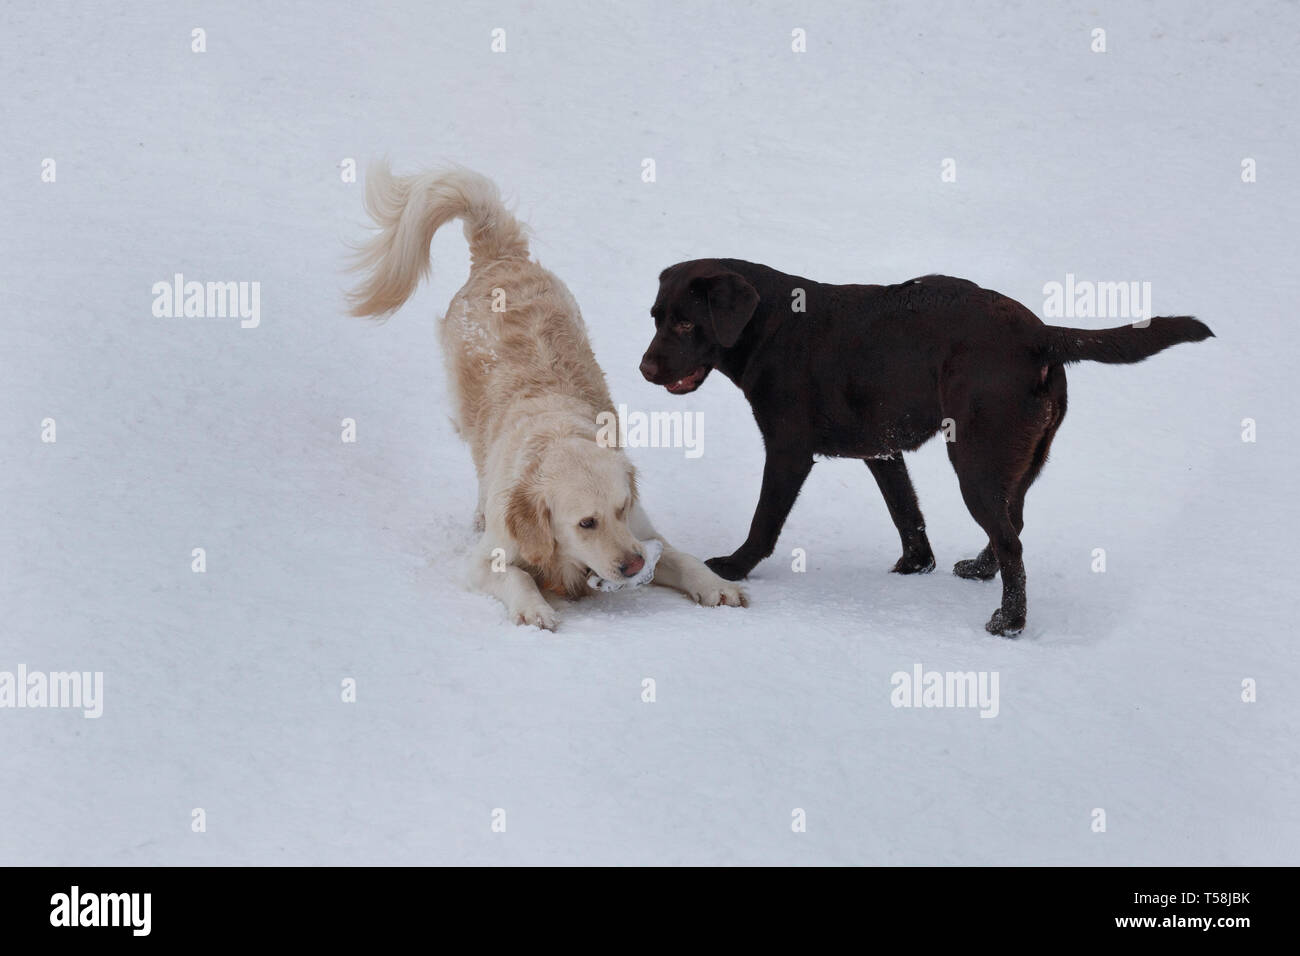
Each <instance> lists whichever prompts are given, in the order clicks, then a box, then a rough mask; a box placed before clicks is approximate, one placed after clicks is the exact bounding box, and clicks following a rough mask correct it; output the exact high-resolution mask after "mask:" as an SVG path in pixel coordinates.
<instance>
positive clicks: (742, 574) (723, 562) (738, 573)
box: [704, 555, 754, 581]
mask: <svg viewBox="0 0 1300 956" xmlns="http://www.w3.org/2000/svg"><path fill="white" fill-rule="evenodd" d="M704 563H705V564H707V565H708V566H709V570H710V571H712V572H713V573H714V574H716V575H718V576H719V577H723V578H726V579H727V580H728V581H743V580H744V579H745V578H746V577H747V576H748V575H749V572H750V571H752V570H754V566H753V565H752V564H749V563H747V562H744V561H737V560H736V556H735V555H730V556H728V557H725V558H709V560H707V561H705V562H704Z"/></svg>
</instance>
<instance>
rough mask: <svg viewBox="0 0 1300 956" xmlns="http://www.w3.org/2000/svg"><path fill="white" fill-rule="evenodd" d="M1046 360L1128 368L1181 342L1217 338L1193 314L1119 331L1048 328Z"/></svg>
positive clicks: (1157, 318) (1166, 317) (1165, 317)
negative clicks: (1129, 365)
mask: <svg viewBox="0 0 1300 956" xmlns="http://www.w3.org/2000/svg"><path fill="white" fill-rule="evenodd" d="M1045 331H1046V333H1047V337H1046V340H1045V342H1044V344H1043V346H1042V352H1043V358H1044V360H1045V361H1046V362H1048V363H1049V364H1057V363H1063V364H1064V363H1069V362H1084V361H1087V362H1106V363H1108V364H1111V365H1127V364H1130V363H1132V362H1141V361H1142V360H1143V359H1146V358H1150V357H1151V356H1153V355H1155V354H1156V353H1157V352H1163V351H1164V350H1165V349H1167V348H1169V346H1171V345H1177V344H1178V343H1179V342H1200V341H1201V340H1202V339H1209V338H1213V337H1214V333H1213V332H1211V331H1210V327H1209V326H1208V325H1206V324H1205V323H1204V322H1201V321H1199V320H1197V319H1194V318H1192V317H1191V316H1190V315H1157V316H1155V317H1154V318H1152V319H1151V321H1150V324H1148V325H1143V326H1133V325H1123V326H1120V327H1119V328H1117V329H1067V328H1063V327H1062V326H1058V325H1048V326H1045Z"/></svg>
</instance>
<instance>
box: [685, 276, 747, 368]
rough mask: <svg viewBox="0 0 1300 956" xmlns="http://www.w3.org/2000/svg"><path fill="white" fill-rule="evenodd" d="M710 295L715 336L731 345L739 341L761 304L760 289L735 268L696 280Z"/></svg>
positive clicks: (719, 340)
mask: <svg viewBox="0 0 1300 956" xmlns="http://www.w3.org/2000/svg"><path fill="white" fill-rule="evenodd" d="M695 281H696V282H697V283H698V284H699V288H700V290H701V291H702V292H703V293H704V294H705V296H706V297H707V298H708V302H709V317H710V318H711V319H712V320H713V337H714V338H715V339H717V340H718V344H719V345H721V346H722V347H723V348H726V349H729V348H731V347H732V346H733V345H735V344H736V343H737V342H739V341H740V333H741V332H743V331H745V326H746V325H748V324H749V320H750V319H751V318H752V317H753V315H754V310H755V309H756V308H758V292H757V291H755V289H754V287H753V286H752V285H750V284H749V283H748V282H746V281H745V279H744V277H743V276H740V275H738V274H737V273H735V272H719V273H716V274H714V275H710V276H703V277H701V278H699V279H696V280H695Z"/></svg>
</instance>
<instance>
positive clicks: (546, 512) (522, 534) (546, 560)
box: [506, 478, 555, 568]
mask: <svg viewBox="0 0 1300 956" xmlns="http://www.w3.org/2000/svg"><path fill="white" fill-rule="evenodd" d="M506 530H507V531H508V532H509V533H510V537H512V538H514V540H515V544H517V545H518V546H519V556H520V557H521V558H523V559H524V560H525V561H526V562H528V563H529V564H531V565H532V566H533V567H535V568H545V567H547V566H548V565H549V564H550V563H551V559H552V558H553V557H554V556H555V533H554V532H553V531H552V530H551V509H550V508H548V507H547V506H546V501H545V499H544V498H543V497H542V495H541V493H540V492H539V491H538V489H537V488H536V486H535V485H534V484H533V482H531V481H530V480H529V479H528V478H524V479H523V480H522V481H521V482H519V484H517V485H515V487H514V489H513V490H512V491H511V492H510V498H509V500H508V501H507V502H506Z"/></svg>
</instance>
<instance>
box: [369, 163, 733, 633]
mask: <svg viewBox="0 0 1300 956" xmlns="http://www.w3.org/2000/svg"><path fill="white" fill-rule="evenodd" d="M366 210H367V212H369V214H370V216H371V218H373V219H374V221H375V224H376V225H377V226H378V232H376V234H375V235H374V236H373V238H372V239H371V240H370V241H369V242H368V243H366V244H365V246H363V247H362V248H361V250H360V253H359V255H358V263H357V265H358V268H360V269H364V270H366V272H367V275H366V277H365V280H364V281H363V282H362V283H361V285H360V287H359V288H358V289H357V290H356V291H355V292H354V293H353V294H352V296H351V297H350V298H351V304H352V311H353V314H355V315H359V316H387V315H389V314H391V313H393V312H394V311H396V310H397V309H398V308H400V307H401V306H402V304H403V303H404V302H405V301H406V300H407V298H408V297H409V296H410V295H411V293H412V292H413V291H414V290H415V287H416V286H417V285H418V284H419V281H420V279H421V278H423V277H425V276H427V275H428V273H429V243H430V241H431V240H432V238H433V234H434V233H435V232H436V231H437V230H438V228H439V227H440V226H443V225H445V224H446V223H447V222H449V221H451V220H452V219H461V220H463V221H464V227H465V237H466V239H468V240H469V248H470V257H471V264H470V274H469V280H468V281H467V282H466V283H465V285H464V286H463V287H462V288H461V290H460V291H459V292H457V293H456V296H455V298H453V299H452V302H451V307H450V308H449V309H448V311H447V314H446V315H445V316H444V318H443V319H442V325H441V339H442V346H443V357H444V359H445V361H446V363H447V374H448V380H449V382H450V385H451V391H452V396H453V400H454V401H455V403H456V417H455V421H456V425H457V428H458V430H459V431H460V434H461V437H462V438H464V440H465V441H466V443H467V444H468V445H469V448H470V455H471V456H472V457H473V459H474V467H475V469H476V470H477V472H478V479H479V496H478V497H479V514H480V515H481V518H482V521H483V530H484V533H483V537H482V539H481V541H480V543H479V545H478V547H477V548H476V549H475V552H474V554H473V555H472V560H471V568H470V577H471V581H472V583H473V584H474V585H475V586H476V587H478V588H479V589H480V590H482V591H484V592H487V593H489V594H493V595H495V596H496V597H497V598H499V599H500V600H501V601H502V603H503V604H505V606H506V609H507V611H508V612H509V615H510V617H511V619H512V620H514V621H515V622H516V623H519V624H533V625H536V626H538V627H544V628H549V629H554V628H555V626H556V625H557V623H558V618H557V617H556V614H555V610H554V608H553V607H552V606H551V604H550V603H548V601H547V600H546V599H545V597H544V596H543V594H542V590H548V591H553V592H556V593H557V594H562V595H565V596H567V597H570V598H578V597H582V596H583V595H586V594H588V593H590V589H589V587H588V585H587V577H588V574H589V570H590V571H594V572H595V573H596V574H598V575H599V576H600V577H602V578H605V579H607V580H611V581H617V580H620V579H622V577H623V572H622V570H621V569H620V567H624V568H626V567H631V566H632V565H633V563H634V562H635V561H636V560H637V559H639V558H641V557H642V554H641V546H640V541H645V540H649V539H651V538H656V539H658V540H659V541H661V542H662V543H663V545H664V551H663V555H662V556H661V557H660V559H659V564H658V566H657V568H656V571H655V583H656V584H663V585H665V586H667V587H672V588H675V589H677V590H679V591H682V592H683V593H685V594H687V595H689V596H690V597H691V598H693V599H694V600H696V601H698V602H699V603H701V604H705V605H718V604H734V605H740V604H743V603H744V602H745V597H744V593H743V591H741V589H740V588H739V587H738V586H737V585H736V584H733V583H732V582H730V581H726V580H724V579H722V578H721V577H719V576H718V575H716V574H714V573H713V572H712V571H710V570H709V569H708V568H707V567H706V566H705V565H704V563H703V562H701V561H699V560H698V559H696V558H693V557H691V556H690V555H689V554H685V553H684V552H681V551H677V550H676V549H674V548H673V547H672V546H671V545H669V544H668V542H667V541H664V540H663V538H662V536H661V535H659V534H658V533H657V532H656V531H655V530H654V528H653V526H652V525H651V524H650V521H649V519H648V518H647V517H646V515H645V512H644V510H643V509H642V508H641V505H640V503H639V502H638V501H637V496H636V480H635V471H634V469H633V467H632V464H631V462H629V461H628V460H627V457H626V456H625V455H624V453H623V451H622V450H621V449H618V448H610V447H606V446H604V445H602V444H601V443H599V442H598V441H597V435H598V432H599V427H598V423H597V416H598V415H599V413H601V412H610V413H615V412H616V410H615V408H614V403H613V401H612V400H611V399H610V396H609V390H608V388H607V387H606V385H605V376H604V373H602V372H601V370H600V366H599V365H597V364H596V357H595V355H593V354H592V351H591V345H590V344H589V343H588V341H587V330H586V326H584V325H583V322H582V316H581V314H580V313H579V311H578V304H577V303H576V302H575V301H574V299H573V296H572V295H570V294H569V290H568V289H567V288H565V286H564V283H562V282H561V281H560V280H559V279H558V278H557V277H556V276H554V275H552V274H551V273H550V272H548V271H547V270H545V269H543V268H542V267H541V266H540V265H538V264H537V263H536V262H534V261H532V260H531V259H530V257H529V251H528V239H527V235H526V233H525V230H524V227H523V226H521V225H520V223H518V222H517V221H516V220H515V218H514V216H512V215H511V214H510V212H509V211H508V210H507V209H506V208H505V206H504V205H503V204H502V202H501V199H500V195H499V194H498V192H497V188H496V186H495V185H493V183H492V182H491V181H490V180H488V179H486V178H484V177H483V176H481V175H479V174H478V173H475V172H472V171H470V170H467V169H462V168H452V169H449V170H443V171H437V172H427V173H422V174H419V175H415V176H405V177H397V176H394V175H393V174H392V173H391V171H390V170H389V169H388V167H387V166H386V165H380V166H376V167H373V168H372V169H371V170H370V171H369V173H368V175H367V178H366ZM593 519H594V525H595V526H594V527H592V528H584V527H582V526H581V524H580V523H581V522H583V521H584V520H588V521H590V520H593ZM539 588H540V589H542V590H539Z"/></svg>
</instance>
